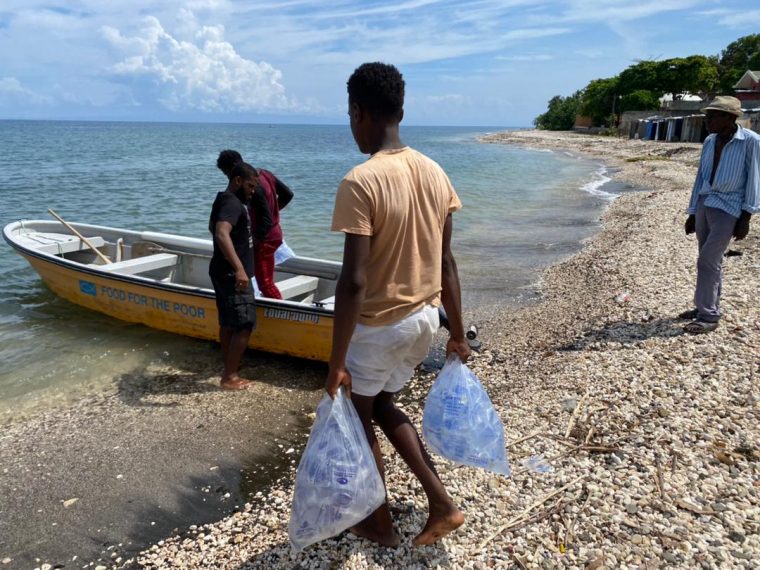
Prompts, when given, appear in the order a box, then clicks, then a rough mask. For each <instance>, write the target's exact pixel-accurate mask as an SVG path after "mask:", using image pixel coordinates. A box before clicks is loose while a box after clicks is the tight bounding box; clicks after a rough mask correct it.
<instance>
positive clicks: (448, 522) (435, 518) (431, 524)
mask: <svg viewBox="0 0 760 570" xmlns="http://www.w3.org/2000/svg"><path fill="white" fill-rule="evenodd" d="M463 524H464V515H463V514H462V511H460V510H459V509H457V508H456V507H454V506H452V507H451V510H449V511H447V512H446V513H444V514H438V515H434V514H431V515H430V516H429V517H428V520H427V524H425V528H423V529H422V532H421V533H420V534H418V535H417V536H415V537H414V540H413V541H412V544H414V545H416V546H421V545H424V544H433V543H434V542H436V541H438V540H440V539H441V538H443V537H444V536H446V535H447V534H449V533H450V532H452V531H454V530H456V529H458V528H459V527H460V526H462V525H463Z"/></svg>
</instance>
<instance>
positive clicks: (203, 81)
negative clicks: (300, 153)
mask: <svg viewBox="0 0 760 570" xmlns="http://www.w3.org/2000/svg"><path fill="white" fill-rule="evenodd" d="M102 33H103V37H104V38H105V39H106V40H107V41H108V42H109V43H110V44H111V45H112V46H113V47H115V48H117V49H119V50H120V51H121V52H122V53H123V58H124V59H122V60H121V61H120V62H119V63H117V64H115V65H113V66H112V67H111V71H112V72H113V73H114V74H116V75H119V76H126V77H134V78H149V79H152V80H153V81H154V82H155V83H157V84H158V85H159V86H160V90H159V91H160V93H161V94H160V99H161V101H162V103H163V104H164V105H165V106H166V107H167V108H169V109H171V110H173V111H179V110H186V109H196V110H200V111H204V112H229V111H272V110H277V111H287V110H292V109H294V108H295V106H296V103H295V102H294V101H293V100H291V99H290V98H288V97H287V95H286V93H285V87H284V86H283V85H282V83H281V80H282V73H281V72H280V71H279V70H277V69H275V68H274V67H273V66H272V65H270V64H268V63H266V62H260V63H257V62H255V61H251V60H248V59H245V58H243V57H241V56H240V55H239V54H238V53H237V52H236V50H235V48H234V47H233V46H232V44H231V43H229V42H227V41H225V40H224V28H223V27H222V26H206V27H203V28H201V29H200V30H199V31H198V32H197V33H196V35H195V37H194V38H193V41H188V40H179V39H176V38H175V37H173V36H172V35H171V34H169V33H168V32H167V31H166V30H165V29H164V27H163V26H162V25H161V22H160V21H159V20H158V19H157V18H155V17H152V16H150V17H148V18H146V19H145V24H144V26H143V27H142V28H141V29H140V31H139V33H138V34H137V35H136V36H133V37H125V36H124V35H122V34H121V32H120V31H119V30H117V29H116V28H113V27H108V26H106V27H104V28H103V29H102Z"/></svg>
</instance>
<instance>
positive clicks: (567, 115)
mask: <svg viewBox="0 0 760 570" xmlns="http://www.w3.org/2000/svg"><path fill="white" fill-rule="evenodd" d="M578 100H579V92H578V91H576V92H575V93H573V94H572V95H570V96H569V97H562V96H560V95H556V96H554V97H552V98H551V99H550V100H549V105H548V107H549V108H548V109H547V111H546V112H545V113H542V114H541V115H539V116H538V117H536V118H535V119H533V124H534V125H535V127H536V128H538V129H543V130H547V131H569V130H570V129H572V128H573V125H574V124H575V115H577V114H578Z"/></svg>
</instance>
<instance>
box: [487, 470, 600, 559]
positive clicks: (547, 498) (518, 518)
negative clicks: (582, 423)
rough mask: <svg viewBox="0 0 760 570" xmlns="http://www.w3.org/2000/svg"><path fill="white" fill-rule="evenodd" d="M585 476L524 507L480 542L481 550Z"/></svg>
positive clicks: (584, 476)
mask: <svg viewBox="0 0 760 570" xmlns="http://www.w3.org/2000/svg"><path fill="white" fill-rule="evenodd" d="M585 478H586V475H581V476H580V477H578V478H577V479H573V480H572V481H570V482H569V483H568V484H567V485H565V486H563V487H561V488H560V489H557V490H556V491H553V492H552V493H549V494H548V495H546V496H545V497H543V498H542V499H539V500H538V501H535V502H534V503H532V504H531V505H529V506H528V508H526V509H524V510H523V511H522V512H521V513H520V514H519V515H517V516H516V517H514V518H512V519H511V520H510V521H509V522H507V523H506V524H504V525H502V526H500V527H499V528H498V529H496V532H494V533H493V534H492V535H491V536H489V537H488V538H486V539H485V540H484V541H483V542H482V543H481V544H480V547H479V550H483V548H484V547H485V545H486V544H488V543H489V542H491V541H492V540H493V539H494V538H496V537H497V536H499V535H500V534H501V533H502V532H504V531H505V530H506V529H508V528H509V527H511V526H512V525H514V524H517V523H519V522H520V521H521V520H522V519H524V518H526V517H527V516H528V513H530V511H532V510H533V509H535V508H536V507H540V506H541V505H543V504H544V503H546V502H547V501H550V500H551V499H553V498H554V497H556V496H557V495H559V494H560V493H563V492H564V491H565V490H566V489H568V488H569V487H572V486H573V485H575V484H576V483H577V482H578V481H580V480H582V479H585Z"/></svg>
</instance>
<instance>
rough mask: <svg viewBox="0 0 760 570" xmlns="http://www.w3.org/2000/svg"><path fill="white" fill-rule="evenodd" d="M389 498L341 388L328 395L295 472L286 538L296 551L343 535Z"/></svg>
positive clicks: (353, 409) (323, 401) (353, 411)
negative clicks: (333, 394) (332, 394)
mask: <svg viewBox="0 0 760 570" xmlns="http://www.w3.org/2000/svg"><path fill="white" fill-rule="evenodd" d="M383 501H385V486H384V484H383V480H382V478H381V477H380V472H379V471H378V470H377V464H376V463H375V458H374V456H373V455H372V450H371V449H370V447H369V443H368V442H367V436H366V435H365V433H364V428H363V427H362V423H361V420H360V419H359V415H358V414H357V413H356V409H355V408H354V405H353V404H352V403H351V400H350V399H349V398H347V397H346V395H345V393H344V390H343V388H340V389H339V390H338V393H337V395H336V396H335V399H334V400H333V399H331V398H330V396H327V395H325V397H324V398H322V401H321V402H320V403H319V406H318V407H317V418H316V419H315V420H314V425H313V426H312V428H311V433H310V434H309V441H308V442H307V444H306V449H305V450H304V452H303V456H302V457H301V461H300V463H299V464H298V469H297V470H296V484H295V489H294V491H293V507H292V510H291V513H290V522H289V524H288V536H289V538H290V543H291V545H292V546H293V549H294V550H295V551H297V552H298V551H301V550H303V549H304V548H306V547H307V546H309V545H310V544H313V543H315V542H319V541H320V540H324V539H326V538H329V537H331V536H335V535H337V534H340V533H341V532H343V531H344V530H346V529H347V528H350V527H352V526H354V525H356V524H357V523H359V522H360V521H362V520H364V519H365V518H367V516H368V515H369V514H370V513H372V512H373V511H374V510H375V509H377V508H378V507H379V506H380V505H382V504H383Z"/></svg>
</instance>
